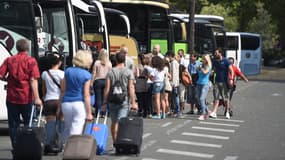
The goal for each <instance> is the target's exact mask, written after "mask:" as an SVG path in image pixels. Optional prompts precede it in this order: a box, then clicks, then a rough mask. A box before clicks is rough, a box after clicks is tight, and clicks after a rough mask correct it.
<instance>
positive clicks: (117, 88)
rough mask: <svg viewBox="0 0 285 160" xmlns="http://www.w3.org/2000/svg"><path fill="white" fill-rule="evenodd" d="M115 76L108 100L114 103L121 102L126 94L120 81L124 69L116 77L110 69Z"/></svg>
mask: <svg viewBox="0 0 285 160" xmlns="http://www.w3.org/2000/svg"><path fill="white" fill-rule="evenodd" d="M112 72H113V74H114V78H115V83H114V85H112V86H111V87H110V92H109V98H108V100H109V102H111V103H115V104H122V103H123V102H124V101H125V99H126V96H127V91H126V90H125V88H124V85H123V82H122V75H123V73H124V71H121V72H120V74H119V75H120V76H119V77H118V78H117V77H116V75H115V73H114V71H113V70H112Z"/></svg>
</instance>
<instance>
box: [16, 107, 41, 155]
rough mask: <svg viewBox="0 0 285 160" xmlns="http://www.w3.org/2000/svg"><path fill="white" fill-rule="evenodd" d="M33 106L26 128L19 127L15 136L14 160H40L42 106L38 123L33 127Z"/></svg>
mask: <svg viewBox="0 0 285 160" xmlns="http://www.w3.org/2000/svg"><path fill="white" fill-rule="evenodd" d="M34 111H35V106H33V108H32V114H31V118H30V123H29V126H28V127H19V128H18V130H17V134H16V143H15V147H14V153H13V159H14V160H25V159H27V160H41V159H42V155H43V149H44V139H45V128H44V126H43V125H41V122H42V120H41V116H42V106H41V108H40V113H39V116H38V119H37V121H38V123H37V125H36V126H33V124H32V123H33V114H34Z"/></svg>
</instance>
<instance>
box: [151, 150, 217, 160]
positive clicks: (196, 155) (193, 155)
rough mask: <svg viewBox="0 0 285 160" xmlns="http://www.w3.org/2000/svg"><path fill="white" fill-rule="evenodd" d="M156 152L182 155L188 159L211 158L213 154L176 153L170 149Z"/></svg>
mask: <svg viewBox="0 0 285 160" xmlns="http://www.w3.org/2000/svg"><path fill="white" fill-rule="evenodd" d="M156 152H159V153H167V154H175V155H183V156H190V157H198V158H208V159H210V158H213V157H214V155H213V154H207V153H198V152H187V151H177V150H171V149H163V148H160V149H158V150H157V151H156Z"/></svg>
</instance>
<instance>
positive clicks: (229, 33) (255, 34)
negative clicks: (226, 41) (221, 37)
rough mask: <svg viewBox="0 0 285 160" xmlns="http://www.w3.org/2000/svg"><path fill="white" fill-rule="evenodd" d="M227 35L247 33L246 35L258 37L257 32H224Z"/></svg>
mask: <svg viewBox="0 0 285 160" xmlns="http://www.w3.org/2000/svg"><path fill="white" fill-rule="evenodd" d="M226 35H227V36H239V35H247V36H256V37H260V34H258V33H249V32H226Z"/></svg>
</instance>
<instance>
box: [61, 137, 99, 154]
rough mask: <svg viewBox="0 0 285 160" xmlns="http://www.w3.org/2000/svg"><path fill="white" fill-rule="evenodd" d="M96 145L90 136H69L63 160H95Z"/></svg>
mask: <svg viewBox="0 0 285 160" xmlns="http://www.w3.org/2000/svg"><path fill="white" fill-rule="evenodd" d="M96 150H97V144H96V141H95V140H94V138H93V136H92V135H71V136H69V137H68V139H67V142H66V145H65V147H64V152H63V160H95V157H96Z"/></svg>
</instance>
